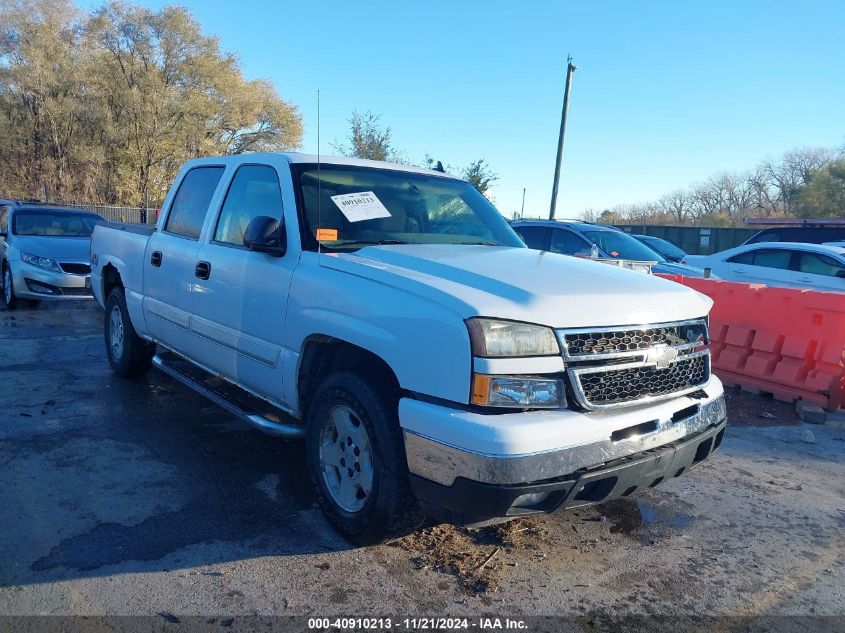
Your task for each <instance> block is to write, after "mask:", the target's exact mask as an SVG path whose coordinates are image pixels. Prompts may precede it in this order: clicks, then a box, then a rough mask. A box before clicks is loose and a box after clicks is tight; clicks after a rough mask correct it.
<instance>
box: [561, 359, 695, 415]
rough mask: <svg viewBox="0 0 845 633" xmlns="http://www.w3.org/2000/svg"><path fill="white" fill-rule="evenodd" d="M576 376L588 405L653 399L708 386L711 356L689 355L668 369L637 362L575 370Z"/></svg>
mask: <svg viewBox="0 0 845 633" xmlns="http://www.w3.org/2000/svg"><path fill="white" fill-rule="evenodd" d="M573 373H574V374H575V380H576V381H577V383H578V390H579V391H580V393H581V394H583V397H584V402H585V403H586V405H590V406H593V407H602V406H607V405H614V404H620V403H626V402H639V401H643V400H654V399H656V398H661V397H663V396H674V395H676V394H678V393H682V392H684V391H694V390H696V389H698V388H699V387H701V385H703V384H705V383H706V382H707V381H708V380H709V378H710V354H709V352H707V351H706V350H705V351H703V352H696V353H694V354H687V355H686V356H682V357H681V358H679V359H678V360H677V361H675V362H674V363H671V364H670V365H669V366H668V367H666V368H665V369H660V368H658V367H657V366H656V365H643V364H641V363H634V364H632V365H630V366H629V364H624V365H609V366H607V367H599V368H589V367H588V368H583V369H575V370H574V371H573Z"/></svg>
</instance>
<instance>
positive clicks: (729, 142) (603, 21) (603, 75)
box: [80, 0, 845, 217]
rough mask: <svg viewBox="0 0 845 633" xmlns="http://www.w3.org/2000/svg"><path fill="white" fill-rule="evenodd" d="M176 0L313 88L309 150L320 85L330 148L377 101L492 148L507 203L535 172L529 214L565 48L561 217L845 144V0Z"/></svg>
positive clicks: (554, 119) (296, 88)
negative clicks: (567, 79)
mask: <svg viewBox="0 0 845 633" xmlns="http://www.w3.org/2000/svg"><path fill="white" fill-rule="evenodd" d="M80 4H81V5H82V6H84V7H90V6H95V5H97V4H99V3H98V2H91V1H89V0H84V1H82V2H81V3H80ZM140 4H142V5H145V6H149V7H151V8H157V7H160V6H161V5H162V4H166V3H163V2H159V1H156V0H142V1H141V2H140ZM179 4H183V5H185V6H187V7H189V8H190V9H191V11H192V12H193V13H194V14H195V16H196V17H197V19H198V20H199V22H200V24H201V25H202V27H203V30H204V31H205V32H206V33H207V34H216V35H218V36H219V37H220V40H221V44H222V46H223V48H224V49H226V50H229V51H233V52H235V53H237V54H238V55H239V57H240V59H241V63H242V66H243V69H244V73H245V75H246V76H247V77H250V78H255V77H265V78H268V79H270V80H272V81H273V83H274V84H275V85H276V88H277V89H278V91H279V93H280V94H281V95H282V96H283V97H284V98H285V99H287V100H289V101H292V102H294V103H295V104H297V105H298V106H299V108H300V111H301V113H302V115H303V119H304V125H305V136H304V139H303V150H305V151H310V152H313V151H316V149H317V135H316V91H317V89H319V90H320V95H321V141H322V151H323V153H330V152H331V148H330V143H331V142H332V141H343V140H344V139H345V136H346V134H347V131H348V122H347V120H348V118H349V116H350V114H351V113H352V111H353V110H355V109H357V110H359V111H366V110H371V111H373V112H375V113H379V114H381V116H382V122H383V123H384V124H387V125H389V126H390V127H391V128H392V130H393V139H394V141H395V144H396V145H397V146H398V147H399V148H401V149H403V150H404V151H405V153H406V154H407V156H408V157H409V158H410V159H412V160H415V161H422V159H423V157H424V156H425V154H427V153H428V154H431V155H432V156H433V157H435V158H437V159H440V160H442V161H443V162H444V164H446V163H448V164H452V165H456V166H463V165H466V164H467V163H469V162H470V161H471V160H473V159H475V158H478V157H483V158H485V159H486V160H487V161H488V162H489V163H490V165H491V166H492V168H493V169H494V171H495V172H496V173H497V174H498V175H499V180H498V181H497V182H496V184H495V190H494V196H495V200H496V204H497V206H498V207H499V209H500V210H501V211H502V212H503V213H504V214H505V215H506V216H509V215H510V214H511V213H512V212H513V211H515V210H518V209H519V208H520V205H521V201H522V190H523V187H525V188H526V190H527V193H526V202H525V214H526V216H539V215H545V214H547V213H548V207H549V198H550V194H551V186H552V175H553V171H554V158H555V152H556V145H557V134H558V126H559V122H560V109H561V101H562V93H563V81H564V71H565V66H566V56H567V54H568V53H571V54H572V55H573V57H574V61H575V63H576V64H577V65H578V67H579V69H578V71H577V72H576V73H575V77H574V81H573V87H572V102H571V106H570V117H569V123H568V127H567V137H566V147H565V152H564V164H563V175H562V180H561V186H560V196H559V199H558V217H563V216H577V215H580V213H581V212H583V211H584V209H586V208H594V209H599V210H601V209H604V208H607V207H610V206H613V205H616V204H620V203H625V202H637V201H646V200H651V199H655V198H657V197H659V196H660V195H662V194H663V193H668V192H669V191H672V190H674V189H677V188H680V187H685V186H686V185H688V184H691V183H693V182H695V181H698V180H703V179H705V178H707V177H709V176H711V175H713V174H714V173H716V172H719V171H724V170H742V169H745V168H750V167H752V166H753V165H754V164H756V163H757V162H758V161H760V160H761V159H763V158H766V157H768V156H773V157H776V156H778V155H780V154H782V153H783V152H785V151H787V150H789V149H792V148H795V147H799V146H826V147H833V146H841V145H843V144H845V3H843V2H841V1H835V0H831V1H822V0H802V1H800V2H799V1H798V0H794V1H793V2H781V1H776V0H773V1H767V2H763V1H749V0H744V1H739V2H737V1H734V2H721V1H712V0H711V1H706V2H705V1H699V2H678V1H674V2H657V1H653V2H652V1H648V0H642V1H641V2H633V1H632V2H623V1H614V2H599V1H593V2H588V1H586V0H584V1H578V2H575V1H572V2H564V1H558V2H555V1H551V0H547V1H543V2H530V1H526V0H522V1H520V2H514V1H513V0H511V1H509V2H500V1H487V2H474V1H472V2H471V1H459V0H452V1H451V2H440V1H426V2H414V3H410V2H397V1H395V0H394V1H391V2H367V1H364V0H361V1H358V2H340V1H337V2H335V1H332V2H328V1H325V2H322V1H319V0H310V1H306V2H303V1H302V0H298V1H295V2H288V1H278V2H271V1H268V0H265V1H256V0H239V1H238V2H232V1H231V0H227V1H217V0H182V2H180V3H179Z"/></svg>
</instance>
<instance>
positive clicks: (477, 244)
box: [455, 242, 501, 246]
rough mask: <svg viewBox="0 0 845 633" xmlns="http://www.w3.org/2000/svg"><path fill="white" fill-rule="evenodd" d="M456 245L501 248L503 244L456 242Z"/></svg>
mask: <svg viewBox="0 0 845 633" xmlns="http://www.w3.org/2000/svg"><path fill="white" fill-rule="evenodd" d="M455 243H456V244H461V245H463V246H501V244H497V243H496V242H455Z"/></svg>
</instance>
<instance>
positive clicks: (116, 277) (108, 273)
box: [103, 264, 123, 303]
mask: <svg viewBox="0 0 845 633" xmlns="http://www.w3.org/2000/svg"><path fill="white" fill-rule="evenodd" d="M115 288H123V279H121V278H120V273H119V272H117V268H115V267H114V266H112V265H111V264H106V265H105V267H104V268H103V302H104V303H105V301H106V300H107V299H108V298H109V295H110V294H111V291H112V290H114V289H115Z"/></svg>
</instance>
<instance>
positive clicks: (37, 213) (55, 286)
mask: <svg viewBox="0 0 845 633" xmlns="http://www.w3.org/2000/svg"><path fill="white" fill-rule="evenodd" d="M102 221H103V219H102V218H101V217H100V216H99V215H97V214H95V213H89V212H84V211H76V210H73V209H62V208H59V207H49V206H44V205H40V204H27V203H13V204H10V205H6V206H3V207H0V269H2V270H0V273H2V274H0V279H1V280H2V288H3V292H2V299H3V303H4V304H5V306H6V307H7V308H14V307H15V305H16V303H17V300H18V299H30V300H42V299H49V300H60V299H79V298H89V299H90V298H91V297H92V296H93V295H92V294H91V282H90V273H91V265H90V260H89V248H90V243H91V233H92V232H93V230H94V226H95V225H96V224H98V223H99V222H102Z"/></svg>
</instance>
